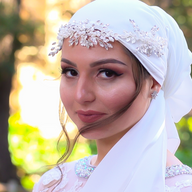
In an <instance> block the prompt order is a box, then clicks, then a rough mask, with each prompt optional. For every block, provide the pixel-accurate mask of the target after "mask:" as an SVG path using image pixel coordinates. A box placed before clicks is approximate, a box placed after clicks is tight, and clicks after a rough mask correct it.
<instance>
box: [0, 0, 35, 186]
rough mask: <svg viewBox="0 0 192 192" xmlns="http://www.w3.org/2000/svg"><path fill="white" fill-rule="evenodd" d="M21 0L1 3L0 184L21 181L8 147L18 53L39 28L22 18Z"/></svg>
mask: <svg viewBox="0 0 192 192" xmlns="http://www.w3.org/2000/svg"><path fill="white" fill-rule="evenodd" d="M20 6H21V0H13V1H12V2H11V1H10V2H9V3H8V2H6V1H0V26H1V27H0V122H1V123H0V154H1V155H0V182H2V183H8V182H10V181H12V180H14V181H16V182H17V183H20V182H19V178H18V176H17V174H16V168H15V166H14V165H13V164H12V162H11V158H10V153H9V150H8V149H9V146H8V118H9V115H10V114H9V95H10V91H11V87H12V77H13V75H14V72H15V70H14V69H15V68H14V64H15V52H16V51H17V50H19V49H20V48H21V47H22V43H21V42H20V40H19V37H20V36H21V35H22V34H27V35H29V36H34V30H35V27H36V26H35V25H34V23H33V22H31V21H27V22H26V21H23V20H22V19H21V18H20V15H19V12H20Z"/></svg>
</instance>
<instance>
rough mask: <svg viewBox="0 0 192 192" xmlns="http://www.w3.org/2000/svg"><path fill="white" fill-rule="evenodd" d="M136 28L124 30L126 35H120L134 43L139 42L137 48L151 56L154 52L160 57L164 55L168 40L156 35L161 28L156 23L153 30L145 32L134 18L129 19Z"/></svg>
mask: <svg viewBox="0 0 192 192" xmlns="http://www.w3.org/2000/svg"><path fill="white" fill-rule="evenodd" d="M129 21H130V22H131V23H132V25H133V28H134V32H127V31H125V32H124V35H121V36H120V37H121V38H122V39H125V41H126V42H130V43H132V44H135V43H137V44H138V45H139V46H138V47H137V48H136V49H137V51H139V52H141V53H143V54H146V55H147V56H151V55H152V54H153V53H154V54H155V55H157V56H158V57H161V56H162V55H163V50H164V47H165V46H166V45H167V40H166V39H165V38H163V37H160V36H158V35H156V32H157V31H158V30H159V28H158V27H157V26H156V25H155V26H153V27H152V28H151V31H149V32H145V31H141V30H140V29H139V27H138V25H136V23H135V21H134V20H131V19H130V20H129Z"/></svg>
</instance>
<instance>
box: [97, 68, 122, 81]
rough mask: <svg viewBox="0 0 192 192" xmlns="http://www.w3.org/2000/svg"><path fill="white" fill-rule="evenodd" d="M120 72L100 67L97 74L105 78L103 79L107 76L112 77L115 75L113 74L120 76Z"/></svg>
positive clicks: (107, 77)
mask: <svg viewBox="0 0 192 192" xmlns="http://www.w3.org/2000/svg"><path fill="white" fill-rule="evenodd" d="M121 75H122V73H121V74H119V73H117V72H115V71H113V70H110V69H102V70H100V71H99V75H98V76H100V77H102V78H105V79H109V78H112V77H115V76H121Z"/></svg>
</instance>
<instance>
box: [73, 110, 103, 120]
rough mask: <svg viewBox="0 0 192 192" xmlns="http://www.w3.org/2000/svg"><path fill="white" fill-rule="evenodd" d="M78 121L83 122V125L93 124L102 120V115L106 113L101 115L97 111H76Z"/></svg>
mask: <svg viewBox="0 0 192 192" xmlns="http://www.w3.org/2000/svg"><path fill="white" fill-rule="evenodd" d="M76 113H77V115H78V117H79V119H81V121H83V122H84V123H93V122H95V121H97V120H99V119H100V118H102V117H103V116H104V115H106V113H101V112H98V111H92V110H89V111H82V110H78V111H76Z"/></svg>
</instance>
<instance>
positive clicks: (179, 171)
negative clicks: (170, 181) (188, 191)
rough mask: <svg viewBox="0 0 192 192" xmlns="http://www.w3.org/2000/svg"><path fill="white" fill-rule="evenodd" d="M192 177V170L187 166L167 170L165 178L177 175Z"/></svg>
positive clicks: (175, 166)
mask: <svg viewBox="0 0 192 192" xmlns="http://www.w3.org/2000/svg"><path fill="white" fill-rule="evenodd" d="M182 174H189V175H192V169H191V168H190V167H189V166H187V165H174V166H171V167H167V168H166V174H165V178H169V177H175V176H177V175H182Z"/></svg>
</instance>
